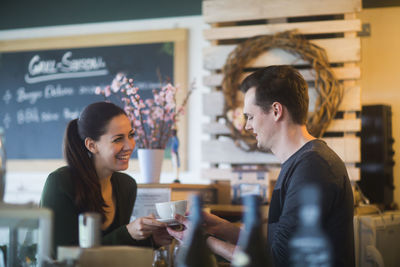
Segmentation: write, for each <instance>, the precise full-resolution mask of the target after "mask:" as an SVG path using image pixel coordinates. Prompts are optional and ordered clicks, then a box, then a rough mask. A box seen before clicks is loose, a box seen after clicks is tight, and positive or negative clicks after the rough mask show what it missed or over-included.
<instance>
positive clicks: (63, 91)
mask: <svg viewBox="0 0 400 267" xmlns="http://www.w3.org/2000/svg"><path fill="white" fill-rule="evenodd" d="M73 94H74V88H72V87H62V86H61V85H60V84H57V85H56V86H54V85H53V84H48V85H46V87H45V88H44V98H55V97H63V96H71V95H73Z"/></svg>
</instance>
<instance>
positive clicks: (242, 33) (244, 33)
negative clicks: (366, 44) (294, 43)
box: [203, 19, 361, 41]
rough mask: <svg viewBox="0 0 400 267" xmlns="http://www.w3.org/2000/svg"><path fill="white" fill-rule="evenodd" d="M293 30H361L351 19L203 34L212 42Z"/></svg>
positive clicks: (235, 28)
mask: <svg viewBox="0 0 400 267" xmlns="http://www.w3.org/2000/svg"><path fill="white" fill-rule="evenodd" d="M295 29H297V30H298V31H299V32H300V33H301V34H320V33H338V32H351V31H354V32H356V31H360V30H361V21H360V20H358V19H353V20H332V21H312V22H295V23H278V24H266V25H251V26H233V27H221V28H210V29H206V30H204V32H203V34H204V38H205V39H206V40H209V41H213V40H228V39H242V38H250V37H253V36H257V35H272V34H275V33H278V32H282V31H288V30H295Z"/></svg>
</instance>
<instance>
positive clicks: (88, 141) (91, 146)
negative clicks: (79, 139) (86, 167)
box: [85, 137, 97, 154]
mask: <svg viewBox="0 0 400 267" xmlns="http://www.w3.org/2000/svg"><path fill="white" fill-rule="evenodd" d="M85 146H86V148H87V150H89V151H90V152H91V153H92V154H95V153H96V152H97V145H96V142H95V141H94V140H93V139H92V138H90V137H86V138H85Z"/></svg>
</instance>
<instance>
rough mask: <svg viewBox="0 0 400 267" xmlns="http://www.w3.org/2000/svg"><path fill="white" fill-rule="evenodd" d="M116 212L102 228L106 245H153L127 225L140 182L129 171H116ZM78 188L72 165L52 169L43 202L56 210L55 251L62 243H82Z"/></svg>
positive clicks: (54, 225)
mask: <svg viewBox="0 0 400 267" xmlns="http://www.w3.org/2000/svg"><path fill="white" fill-rule="evenodd" d="M111 184H112V188H113V194H114V195H115V198H116V212H115V217H114V220H113V222H112V223H111V225H110V226H109V227H108V228H107V229H106V230H104V231H102V244H103V245H132V246H150V245H151V241H150V239H146V240H140V241H138V240H135V239H133V238H132V237H131V236H130V234H129V233H128V230H127V228H126V225H127V224H128V223H129V220H130V216H131V213H132V210H133V206H134V204H135V200H136V191H137V185H136V182H135V180H134V179H133V178H132V177H130V176H129V175H127V174H124V173H119V172H115V173H114V174H113V175H112V177H111ZM74 192H75V189H74V185H73V182H72V179H71V171H70V169H69V168H68V167H62V168H59V169H57V170H56V171H54V172H52V173H51V174H50V175H49V176H48V178H47V180H46V183H45V186H44V189H43V192H42V198H41V201H40V205H41V206H43V207H46V208H49V209H51V210H52V211H53V214H54V220H53V222H54V223H53V255H56V253H55V252H56V250H57V247H58V246H77V245H79V232H78V229H79V227H78V225H79V223H78V217H79V211H78V208H77V206H76V205H75V201H74V199H75V193H74Z"/></svg>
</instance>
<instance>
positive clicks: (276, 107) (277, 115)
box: [271, 102, 283, 121]
mask: <svg viewBox="0 0 400 267" xmlns="http://www.w3.org/2000/svg"><path fill="white" fill-rule="evenodd" d="M271 106H272V112H273V114H274V120H275V121H278V120H280V119H281V118H282V116H283V106H282V104H281V103H279V102H274V103H272V105H271Z"/></svg>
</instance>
